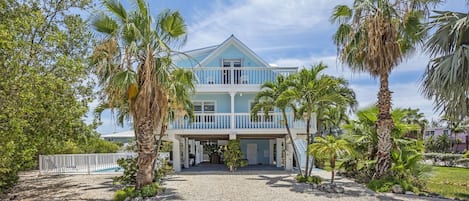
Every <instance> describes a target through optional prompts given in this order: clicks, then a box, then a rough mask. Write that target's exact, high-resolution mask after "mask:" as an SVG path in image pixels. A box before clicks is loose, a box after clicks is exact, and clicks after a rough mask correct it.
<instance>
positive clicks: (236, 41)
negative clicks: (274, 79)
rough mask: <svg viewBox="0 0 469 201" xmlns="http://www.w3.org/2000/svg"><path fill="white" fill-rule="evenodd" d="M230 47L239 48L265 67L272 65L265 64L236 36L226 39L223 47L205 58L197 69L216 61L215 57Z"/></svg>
mask: <svg viewBox="0 0 469 201" xmlns="http://www.w3.org/2000/svg"><path fill="white" fill-rule="evenodd" d="M229 45H235V46H237V47H238V48H239V49H240V50H241V51H242V52H243V53H246V54H248V55H250V56H252V57H253V58H254V59H255V60H257V61H258V62H259V63H261V64H263V65H264V66H265V67H270V65H269V64H268V63H267V62H265V61H264V60H263V59H262V58H261V57H259V56H258V55H257V54H256V53H255V52H254V51H252V50H251V49H249V47H247V46H246V45H245V44H244V43H243V42H241V41H240V40H239V39H238V38H236V37H235V36H234V35H231V36H230V37H229V38H228V39H226V40H225V41H224V42H223V43H222V44H221V45H219V46H218V47H217V49H215V50H214V51H212V52H211V53H210V54H209V55H208V56H207V57H205V59H203V60H202V61H200V64H198V65H196V67H201V66H205V65H206V64H207V62H208V61H210V60H212V59H214V58H215V56H217V55H218V54H220V53H221V52H223V50H225V49H226V48H227V47H228V46H229Z"/></svg>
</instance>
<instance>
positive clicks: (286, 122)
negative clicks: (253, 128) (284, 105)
mask: <svg viewBox="0 0 469 201" xmlns="http://www.w3.org/2000/svg"><path fill="white" fill-rule="evenodd" d="M282 116H283V119H284V120H285V128H287V133H288V137H289V138H290V141H291V143H292V146H293V155H294V156H295V158H296V160H295V161H296V166H298V172H299V173H300V175H303V171H301V165H300V160H299V159H300V158H299V157H298V149H297V148H296V145H295V141H294V139H293V136H292V134H291V131H290V126H289V125H288V118H287V113H286V112H285V111H284V110H282ZM277 146H279V145H277ZM279 161H280V160H279V159H278V158H277V163H278V162H279Z"/></svg>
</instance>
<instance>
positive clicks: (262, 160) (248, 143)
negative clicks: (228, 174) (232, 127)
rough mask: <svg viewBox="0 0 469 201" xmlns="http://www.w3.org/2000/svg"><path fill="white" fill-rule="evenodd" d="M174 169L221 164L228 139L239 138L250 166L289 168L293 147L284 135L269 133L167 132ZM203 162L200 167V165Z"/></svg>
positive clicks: (291, 162) (177, 170)
mask: <svg viewBox="0 0 469 201" xmlns="http://www.w3.org/2000/svg"><path fill="white" fill-rule="evenodd" d="M170 139H171V141H172V142H173V166H174V170H175V171H176V172H179V171H181V170H182V169H183V168H184V169H190V168H193V167H198V168H200V167H208V166H209V164H214V165H215V164H218V165H219V164H223V163H224V158H223V150H224V149H225V146H226V145H228V142H229V140H232V139H238V140H240V147H241V151H242V153H243V159H244V160H246V161H247V163H248V164H249V165H250V166H259V167H263V166H265V167H277V168H284V169H286V170H291V169H292V168H293V147H292V146H291V143H290V141H289V140H288V138H287V137H286V135H285V134H272V135H266V134H263V135H236V134H230V135H204V134H193V135H171V136H170ZM200 165H203V166H200Z"/></svg>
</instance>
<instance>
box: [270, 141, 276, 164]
mask: <svg viewBox="0 0 469 201" xmlns="http://www.w3.org/2000/svg"><path fill="white" fill-rule="evenodd" d="M274 144H275V140H274V139H270V140H269V164H270V165H272V164H274Z"/></svg>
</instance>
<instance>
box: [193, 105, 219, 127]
mask: <svg viewBox="0 0 469 201" xmlns="http://www.w3.org/2000/svg"><path fill="white" fill-rule="evenodd" d="M194 113H195V122H210V123H212V122H214V121H215V116H214V115H211V114H214V113H215V101H194Z"/></svg>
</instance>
